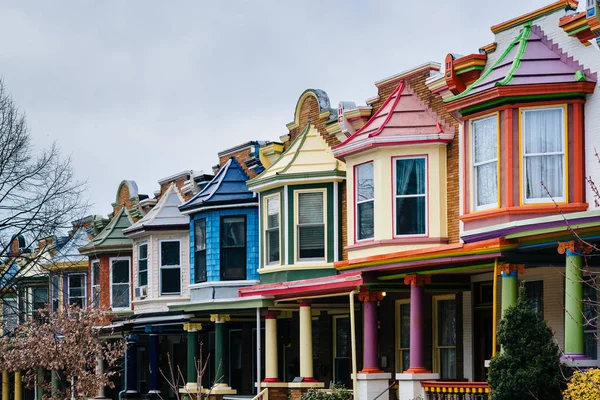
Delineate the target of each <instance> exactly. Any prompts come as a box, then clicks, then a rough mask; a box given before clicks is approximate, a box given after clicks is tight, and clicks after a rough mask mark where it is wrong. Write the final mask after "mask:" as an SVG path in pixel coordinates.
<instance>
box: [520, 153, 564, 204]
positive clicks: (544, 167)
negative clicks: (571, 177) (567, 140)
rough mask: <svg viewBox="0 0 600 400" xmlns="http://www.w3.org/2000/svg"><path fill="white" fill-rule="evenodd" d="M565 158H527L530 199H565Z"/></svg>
mask: <svg viewBox="0 0 600 400" xmlns="http://www.w3.org/2000/svg"><path fill="white" fill-rule="evenodd" d="M563 158H564V157H563V156H562V155H552V156H528V157H525V169H526V177H525V180H526V184H527V198H528V199H540V198H550V197H563V177H564V171H563ZM542 183H543V184H544V185H545V186H546V189H544V187H543V186H542Z"/></svg>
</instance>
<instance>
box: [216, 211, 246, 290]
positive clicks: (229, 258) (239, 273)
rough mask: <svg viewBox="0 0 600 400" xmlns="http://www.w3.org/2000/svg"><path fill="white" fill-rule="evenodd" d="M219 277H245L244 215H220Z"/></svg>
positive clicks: (232, 278)
mask: <svg viewBox="0 0 600 400" xmlns="http://www.w3.org/2000/svg"><path fill="white" fill-rule="evenodd" d="M221 279H222V280H238V279H246V216H244V215H235V216H231V217H221Z"/></svg>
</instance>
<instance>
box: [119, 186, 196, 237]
mask: <svg viewBox="0 0 600 400" xmlns="http://www.w3.org/2000/svg"><path fill="white" fill-rule="evenodd" d="M184 201H185V200H184V199H183V197H182V196H181V194H180V193H179V190H178V189H177V187H176V186H175V184H173V183H171V185H170V186H169V188H168V189H167V191H166V192H165V193H164V194H163V195H162V197H161V198H160V201H159V202H158V203H157V204H156V205H155V206H154V208H152V210H150V212H149V213H148V214H146V215H145V216H144V217H143V218H142V219H140V220H139V221H137V222H136V223H135V224H133V225H131V226H130V227H129V228H126V229H123V233H124V234H125V235H127V234H130V233H133V232H136V231H140V230H148V229H156V228H162V229H164V228H169V227H172V228H174V229H181V228H182V227H186V226H188V224H189V217H188V216H187V215H183V214H182V213H181V212H180V211H179V206H180V205H181V204H182V203H183V202H184Z"/></svg>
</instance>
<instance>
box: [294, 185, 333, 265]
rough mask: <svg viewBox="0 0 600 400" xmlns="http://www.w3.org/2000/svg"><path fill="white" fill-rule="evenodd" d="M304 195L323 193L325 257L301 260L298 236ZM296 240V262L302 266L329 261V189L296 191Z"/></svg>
mask: <svg viewBox="0 0 600 400" xmlns="http://www.w3.org/2000/svg"><path fill="white" fill-rule="evenodd" d="M302 193H322V194H323V229H324V232H323V233H324V234H323V241H324V243H323V246H324V247H323V250H324V251H323V257H322V258H321V257H318V258H300V235H299V234H298V232H299V227H300V226H301V225H300V224H299V223H298V221H299V219H300V208H299V205H300V194H302ZM311 225H316V224H311ZM294 236H295V237H294V239H295V242H296V257H295V258H296V262H297V263H299V264H301V263H310V262H314V261H323V262H325V261H326V260H327V240H328V237H327V189H325V188H319V189H301V190H294Z"/></svg>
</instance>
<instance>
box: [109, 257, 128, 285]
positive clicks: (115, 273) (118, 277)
mask: <svg viewBox="0 0 600 400" xmlns="http://www.w3.org/2000/svg"><path fill="white" fill-rule="evenodd" d="M112 282H113V283H129V260H114V261H113V262H112Z"/></svg>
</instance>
